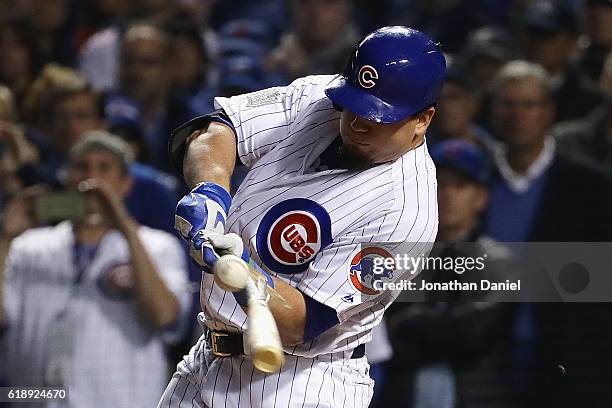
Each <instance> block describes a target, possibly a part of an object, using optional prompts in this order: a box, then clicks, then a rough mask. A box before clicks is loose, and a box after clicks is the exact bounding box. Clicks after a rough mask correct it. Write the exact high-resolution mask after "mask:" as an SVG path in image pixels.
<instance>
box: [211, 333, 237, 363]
mask: <svg viewBox="0 0 612 408" xmlns="http://www.w3.org/2000/svg"><path fill="white" fill-rule="evenodd" d="M227 336H229V334H227V333H220V332H215V331H213V332H212V333H211V334H210V347H211V348H212V353H213V354H214V355H215V356H217V357H229V356H231V355H232V353H223V352H221V351H219V345H218V344H217V341H218V339H219V337H227Z"/></svg>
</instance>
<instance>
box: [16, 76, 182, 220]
mask: <svg viewBox="0 0 612 408" xmlns="http://www.w3.org/2000/svg"><path fill="white" fill-rule="evenodd" d="M29 99H30V100H31V101H32V103H31V104H30V105H29V106H30V112H31V116H32V117H33V118H34V120H35V123H37V124H38V127H39V129H41V130H42V131H44V132H45V134H44V135H39V136H37V139H38V143H39V146H40V151H41V152H42V153H43V154H41V162H40V163H36V165H29V166H22V167H21V168H20V169H19V175H20V177H21V179H22V180H23V182H24V183H25V184H26V185H32V184H36V183H41V182H43V183H47V184H51V185H54V186H59V185H60V184H61V182H60V181H59V177H60V174H59V170H60V169H61V167H62V166H63V164H64V163H65V160H66V158H67V154H68V151H69V150H70V149H71V148H72V146H73V145H74V143H75V142H76V140H78V139H79V137H80V136H81V135H82V134H83V132H86V131H88V130H96V129H102V128H103V127H104V123H103V120H102V112H101V109H100V102H99V99H98V95H97V93H96V92H94V91H93V90H92V89H91V86H90V85H89V84H88V83H87V82H86V81H85V80H84V79H83V78H81V77H80V76H79V75H78V74H77V73H76V72H75V71H73V70H70V69H67V68H61V67H57V66H55V67H54V66H51V67H47V68H46V69H45V70H44V71H43V74H42V76H41V78H40V79H39V80H37V81H36V83H35V86H33V90H32V94H31V95H30V98H29ZM130 174H131V175H132V176H133V178H134V183H133V186H132V189H131V190H130V192H129V194H128V196H127V201H126V205H127V207H128V208H129V210H130V212H131V214H132V215H133V216H134V217H135V218H136V219H137V220H138V222H140V223H142V224H144V225H147V226H150V227H152V228H157V229H163V230H167V231H172V230H173V222H172V219H173V217H172V214H173V213H174V208H175V206H176V201H177V198H176V197H177V193H176V191H175V189H174V188H173V187H174V186H175V184H174V183H172V185H170V184H169V183H168V179H169V176H167V175H165V174H163V173H161V172H160V171H159V170H156V169H154V168H152V167H149V166H144V165H143V164H141V163H137V162H136V163H133V165H132V166H131V167H130Z"/></svg>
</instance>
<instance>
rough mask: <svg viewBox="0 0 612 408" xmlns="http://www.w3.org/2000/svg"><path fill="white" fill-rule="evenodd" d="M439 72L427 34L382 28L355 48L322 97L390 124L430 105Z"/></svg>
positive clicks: (438, 56)
mask: <svg viewBox="0 0 612 408" xmlns="http://www.w3.org/2000/svg"><path fill="white" fill-rule="evenodd" d="M445 72H446V60H445V59H444V55H443V54H442V51H440V47H439V45H438V44H436V43H435V42H433V40H432V39H431V38H429V37H428V36H427V35H425V34H423V33H421V32H420V31H417V30H414V29H412V28H408V27H402V26H394V27H383V28H381V29H378V30H376V31H374V32H373V33H371V34H369V35H368V36H366V37H365V38H364V39H363V40H362V41H361V42H360V43H359V45H357V47H356V48H355V49H354V51H353V53H352V54H351V57H350V60H349V62H348V64H347V66H346V68H345V70H344V72H343V73H342V74H340V75H338V76H337V77H336V78H334V80H333V81H332V82H331V83H330V84H329V85H328V87H327V88H326V89H325V94H326V95H327V97H328V98H329V99H331V100H332V102H333V103H334V104H335V105H336V106H338V107H340V108H343V109H347V110H349V111H351V112H353V113H355V114H356V115H358V116H360V117H363V118H365V119H368V120H371V121H374V122H379V123H394V122H398V121H400V120H403V119H406V118H408V117H410V116H412V115H414V114H415V113H418V112H420V111H422V110H423V109H426V108H428V107H429V106H432V105H433V104H435V103H436V101H437V100H438V95H439V94H440V90H441V89H442V83H443V82H444V75H445Z"/></svg>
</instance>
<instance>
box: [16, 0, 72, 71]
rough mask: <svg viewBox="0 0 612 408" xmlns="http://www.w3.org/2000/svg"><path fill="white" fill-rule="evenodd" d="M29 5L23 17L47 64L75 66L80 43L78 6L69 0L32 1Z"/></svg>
mask: <svg viewBox="0 0 612 408" xmlns="http://www.w3.org/2000/svg"><path fill="white" fill-rule="evenodd" d="M27 4H28V7H27V8H26V14H25V16H24V17H25V18H26V19H27V21H28V23H29V27H30V29H31V30H33V32H34V38H35V41H36V44H37V49H38V51H39V52H40V55H41V57H42V59H43V60H44V61H45V62H47V63H48V62H55V63H58V64H62V65H69V66H71V65H73V64H74V63H75V62H76V54H77V50H78V48H79V46H80V45H81V44H79V43H78V40H79V39H80V37H79V35H78V34H79V30H80V29H81V27H80V24H79V21H78V20H77V19H76V15H75V11H76V7H74V6H73V7H70V4H69V0H32V1H30V2H27Z"/></svg>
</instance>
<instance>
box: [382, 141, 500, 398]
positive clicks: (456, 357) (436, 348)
mask: <svg viewBox="0 0 612 408" xmlns="http://www.w3.org/2000/svg"><path fill="white" fill-rule="evenodd" d="M431 157H432V159H433V160H434V163H435V164H436V172H437V178H438V206H439V222H440V223H439V227H438V236H437V240H436V241H437V243H436V246H435V249H434V250H432V253H431V254H432V255H433V256H436V257H438V258H441V259H444V260H446V259H449V258H453V259H457V258H459V257H461V258H465V257H471V258H472V259H478V256H481V255H482V254H485V253H486V254H487V255H486V262H485V268H484V269H483V270H481V271H479V270H470V271H469V272H468V271H466V272H464V273H459V272H456V271H455V270H450V271H449V270H446V269H443V268H440V267H431V268H426V269H425V270H423V271H422V272H421V274H420V275H419V276H417V277H416V278H415V280H414V282H415V285H416V287H420V286H421V282H420V281H421V280H423V281H424V282H437V283H446V282H454V281H458V282H462V283H468V282H476V283H478V284H479V283H480V280H481V279H488V280H492V281H496V280H497V281H503V279H501V278H502V277H503V276H504V275H507V274H506V273H504V271H505V268H504V267H505V265H507V262H508V261H509V256H508V251H507V250H505V248H504V247H503V246H502V245H501V244H499V243H497V242H495V241H494V240H492V239H491V238H490V237H487V236H486V235H485V234H483V233H482V230H481V228H480V224H481V221H480V219H481V214H482V213H483V211H484V209H485V208H486V206H487V201H488V182H489V179H490V177H491V171H492V163H491V160H490V159H489V157H488V154H487V153H486V151H485V150H483V148H481V147H479V146H478V145H476V144H472V143H470V142H468V141H465V140H461V139H452V140H446V141H443V142H440V143H438V144H436V145H435V146H434V147H432V149H431ZM458 243H460V244H459V245H458ZM467 243H469V244H467ZM432 255H430V256H432ZM423 293H424V296H425V301H424V302H413V303H407V302H397V303H396V304H394V305H393V306H392V307H391V309H390V310H389V313H388V316H387V325H388V330H389V338H390V340H391V343H392V345H393V350H394V359H393V361H391V362H390V363H389V364H388V365H387V367H386V368H387V372H388V375H387V378H388V383H387V384H385V388H383V391H382V394H383V395H385V394H388V395H390V396H391V395H392V396H393V398H394V399H395V400H394V401H391V400H390V399H385V398H384V397H383V400H381V401H379V405H376V407H384V406H390V405H391V403H392V402H393V405H396V406H400V405H401V406H412V407H417V408H419V407H438V408H452V407H458V406H462V407H463V406H465V407H480V406H498V405H495V404H498V403H502V402H507V403H509V402H510V401H511V397H510V396H509V395H508V392H509V387H508V385H507V384H504V383H503V381H502V377H500V375H499V374H498V370H499V371H503V367H504V364H508V363H507V361H504V358H506V357H505V356H507V354H508V353H499V352H498V351H499V350H500V348H503V347H507V345H506V344H504V339H505V338H506V339H507V338H510V336H507V337H506V336H505V334H506V333H507V332H508V331H509V328H510V323H509V322H510V317H511V308H510V307H508V304H503V303H496V302H495V298H496V297H497V296H498V294H497V293H495V291H481V292H479V291H469V290H457V291H452V290H448V291H423ZM398 389H399V390H402V391H403V392H402V393H401V394H400V395H401V396H400V398H401V401H400V403H398V401H397V395H398V393H397V392H391V391H392V390H398ZM388 398H390V397H388ZM485 400H486V401H487V403H488V404H491V405H486V404H485V405H481V404H482V402H481V401H485Z"/></svg>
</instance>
